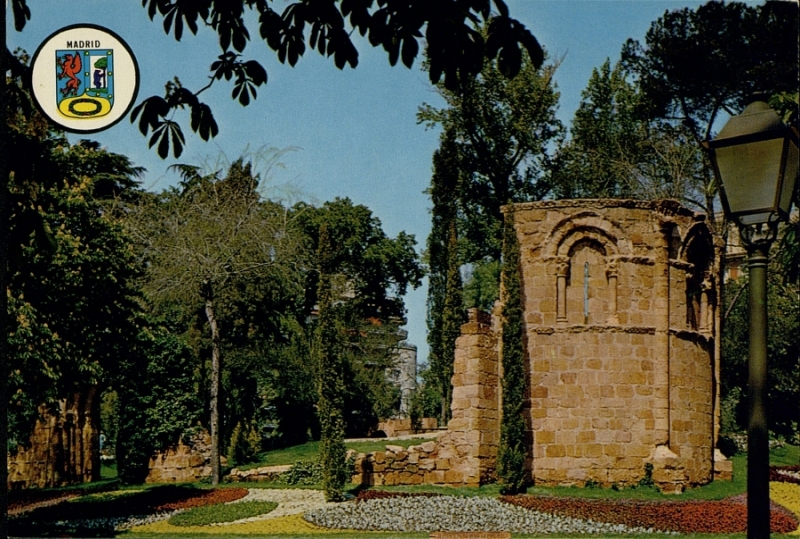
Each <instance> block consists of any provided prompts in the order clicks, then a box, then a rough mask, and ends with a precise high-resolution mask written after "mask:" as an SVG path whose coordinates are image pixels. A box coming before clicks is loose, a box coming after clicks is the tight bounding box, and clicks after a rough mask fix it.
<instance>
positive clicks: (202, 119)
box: [191, 103, 219, 140]
mask: <svg viewBox="0 0 800 539" xmlns="http://www.w3.org/2000/svg"><path fill="white" fill-rule="evenodd" d="M191 127H192V131H194V132H195V133H197V134H199V135H200V138H202V139H203V140H208V139H210V138H211V137H216V136H217V134H218V133H219V127H218V126H217V122H216V120H215V119H214V115H213V113H212V112H211V108H210V107H209V106H208V105H206V104H205V103H198V104H197V105H194V106H193V107H192V115H191Z"/></svg>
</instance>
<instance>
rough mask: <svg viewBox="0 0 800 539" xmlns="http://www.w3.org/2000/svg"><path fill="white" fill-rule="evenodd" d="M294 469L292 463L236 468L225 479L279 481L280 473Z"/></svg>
mask: <svg viewBox="0 0 800 539" xmlns="http://www.w3.org/2000/svg"><path fill="white" fill-rule="evenodd" d="M291 469H292V465H291V464H286V465H283V466H262V467H260V468H253V469H251V470H240V469H239V468H234V469H233V470H231V473H230V474H228V475H226V476H225V481H246V482H256V483H258V482H262V481H277V480H278V478H279V477H280V475H281V474H282V473H284V472H288V471H289V470H291Z"/></svg>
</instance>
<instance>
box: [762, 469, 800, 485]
mask: <svg viewBox="0 0 800 539" xmlns="http://www.w3.org/2000/svg"><path fill="white" fill-rule="evenodd" d="M769 480H770V481H775V482H777V483H795V484H797V485H800V465H798V466H770V468H769Z"/></svg>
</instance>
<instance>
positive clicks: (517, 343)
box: [497, 212, 528, 494]
mask: <svg viewBox="0 0 800 539" xmlns="http://www.w3.org/2000/svg"><path fill="white" fill-rule="evenodd" d="M519 258H520V256H519V243H518V241H517V236H516V233H515V231H514V214H513V213H510V212H509V213H507V214H506V216H505V228H504V231H503V288H504V292H505V298H504V303H503V359H502V361H503V419H502V423H501V425H500V447H499V449H498V458H497V461H498V463H497V464H498V466H497V468H498V469H497V473H498V476H499V477H500V481H501V483H502V488H501V491H502V492H503V493H504V494H516V493H519V492H524V491H525V489H526V486H527V482H528V481H527V477H526V473H525V458H526V456H527V451H526V448H525V421H524V419H523V417H522V407H523V402H524V399H525V370H524V367H523V361H524V352H523V317H522V316H523V315H522V294H521V282H520V272H519Z"/></svg>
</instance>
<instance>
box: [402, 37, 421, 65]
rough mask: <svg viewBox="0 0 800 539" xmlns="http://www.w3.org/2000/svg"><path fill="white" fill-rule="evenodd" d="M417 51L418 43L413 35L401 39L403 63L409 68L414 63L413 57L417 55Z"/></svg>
mask: <svg viewBox="0 0 800 539" xmlns="http://www.w3.org/2000/svg"><path fill="white" fill-rule="evenodd" d="M418 52H419V44H418V43H417V40H416V39H414V38H413V37H410V36H409V37H406V38H405V40H404V41H403V64H404V65H405V66H406V67H407V68H409V69H411V66H413V65H414V59H415V58H416V57H417V53H418Z"/></svg>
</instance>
